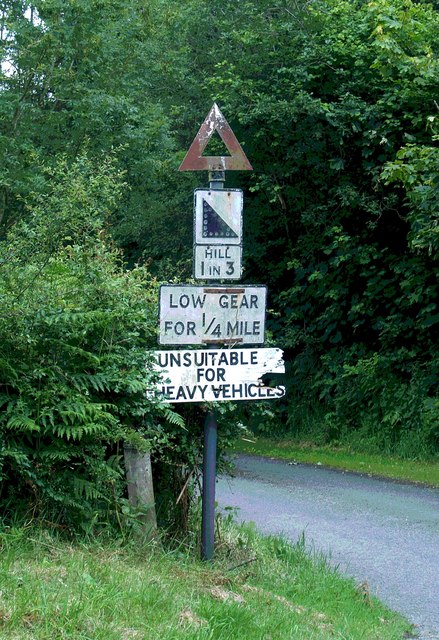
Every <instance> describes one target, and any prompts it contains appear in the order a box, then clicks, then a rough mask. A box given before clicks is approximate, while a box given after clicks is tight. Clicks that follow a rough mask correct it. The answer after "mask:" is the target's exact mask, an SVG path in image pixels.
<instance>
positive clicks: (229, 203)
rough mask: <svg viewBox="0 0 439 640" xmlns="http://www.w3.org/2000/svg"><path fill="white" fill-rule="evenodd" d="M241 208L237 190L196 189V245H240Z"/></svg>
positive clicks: (240, 198)
mask: <svg viewBox="0 0 439 640" xmlns="http://www.w3.org/2000/svg"><path fill="white" fill-rule="evenodd" d="M242 207H243V197H242V191H241V190H240V189H216V190H215V189H196V190H195V204H194V211H195V225H194V235H195V238H194V241H195V244H210V245H211V244H221V245H239V244H241V238H242Z"/></svg>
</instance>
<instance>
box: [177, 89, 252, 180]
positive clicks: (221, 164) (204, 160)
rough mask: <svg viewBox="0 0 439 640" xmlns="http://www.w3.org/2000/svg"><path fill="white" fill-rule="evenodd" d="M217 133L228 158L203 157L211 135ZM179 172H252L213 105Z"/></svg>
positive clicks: (227, 125)
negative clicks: (224, 146)
mask: <svg viewBox="0 0 439 640" xmlns="http://www.w3.org/2000/svg"><path fill="white" fill-rule="evenodd" d="M215 131H217V132H218V134H219V136H220V138H221V140H222V141H223V142H224V144H225V145H226V147H227V149H228V151H229V152H230V156H203V155H202V153H203V151H204V149H205V148H206V146H207V143H208V142H209V140H210V138H211V137H212V135H213V134H214V133H215ZM178 170H179V171H204V170H206V171H253V167H252V165H251V164H250V162H249V160H248V158H247V156H246V155H245V152H244V150H243V148H242V147H241V145H240V144H239V142H238V139H237V138H236V136H235V134H234V133H233V130H232V128H231V126H230V125H229V123H228V122H227V120H226V119H225V117H224V115H223V114H222V112H221V110H220V108H219V107H218V105H217V104H216V102H214V103H213V106H212V108H211V110H210V111H209V113H208V114H207V116H206V118H205V120H204V122H203V124H202V125H201V127H200V129H199V130H198V133H197V135H196V136H195V138H194V140H193V142H192V144H191V146H190V147H189V150H188V152H187V153H186V155H185V157H184V159H183V162H182V163H181V165H180V166H179V168H178Z"/></svg>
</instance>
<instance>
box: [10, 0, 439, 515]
mask: <svg viewBox="0 0 439 640" xmlns="http://www.w3.org/2000/svg"><path fill="white" fill-rule="evenodd" d="M0 20H1V30H0V37H1V44H2V49H1V56H2V67H1V76H0V152H1V157H2V164H1V168H0V261H1V273H0V297H1V301H2V310H3V312H2V318H1V320H0V333H1V335H0V338H1V339H0V345H1V346H0V350H1V351H0V371H1V379H0V401H1V403H2V404H1V414H0V433H1V439H2V444H1V449H0V483H1V484H0V500H1V501H2V504H3V505H4V506H5V507H7V508H9V506H10V505H12V504H13V505H17V504H20V503H22V504H23V505H24V508H25V510H26V509H27V510H28V511H29V510H30V513H37V512H40V513H43V512H44V510H45V509H47V508H49V509H50V510H51V513H52V514H53V513H54V510H55V511H56V512H57V519H59V520H60V521H64V520H65V519H67V521H69V522H70V519H73V520H75V521H84V518H85V519H86V520H87V522H94V523H99V522H102V520H104V521H105V520H107V519H108V518H109V517H110V519H111V518H113V519H115V520H116V521H117V520H118V518H117V515H118V514H119V510H120V509H122V507H123V499H124V493H123V486H122V483H121V482H120V479H121V474H122V472H123V470H122V464H121V455H120V454H121V451H120V447H121V442H122V441H123V440H127V439H131V440H132V441H133V442H135V443H136V444H137V445H138V446H139V447H149V448H151V449H152V451H153V454H154V452H156V453H157V454H158V455H157V456H156V458H155V464H156V474H157V479H158V487H159V491H158V494H159V504H163V505H164V506H163V512H164V520H165V521H166V522H168V515H166V510H167V507H166V505H167V504H169V500H170V499H171V498H169V495H168V494H171V496H173V498H172V500H173V501H175V495H178V494H179V493H180V491H181V488H182V487H183V486H184V485H185V483H186V480H187V479H188V477H189V475H190V474H191V473H192V471H193V469H194V468H198V463H199V450H200V447H201V444H202V443H201V438H200V431H201V429H202V424H201V422H202V421H201V410H200V409H198V408H197V407H191V408H185V409H183V411H182V416H179V415H177V413H175V412H173V411H170V410H169V408H166V407H163V406H159V405H156V404H155V403H154V402H153V401H152V400H151V399H150V398H147V397H145V394H144V390H145V388H146V387H147V386H148V384H151V371H150V368H148V367H147V366H146V368H145V360H146V359H147V357H146V352H147V350H149V349H151V348H153V347H154V345H155V324H156V317H157V294H156V279H157V280H167V281H169V280H171V279H172V280H174V281H184V280H185V279H187V278H189V277H190V276H191V252H192V247H191V244H192V242H191V236H192V189H193V187H195V186H201V185H205V184H206V181H207V176H205V175H204V174H179V173H178V171H177V168H178V165H179V162H180V161H181V159H182V157H183V155H184V153H185V151H186V150H187V148H188V147H189V144H190V142H191V141H192V139H193V137H194V135H195V133H196V131H197V129H198V126H199V125H200V124H201V122H202V120H203V118H204V116H205V114H207V112H208V110H209V109H210V107H211V105H212V102H213V100H217V101H218V103H219V105H220V107H221V109H222V111H223V112H224V114H225V115H226V117H227V119H228V120H229V122H230V124H231V125H232V127H233V129H234V131H235V133H236V135H237V137H238V139H239V140H240V141H242V143H243V145H244V149H245V151H246V153H247V155H248V157H249V159H250V160H251V163H252V165H253V167H254V172H253V173H252V174H251V175H249V174H241V173H239V174H232V175H230V176H227V184H229V185H230V186H240V187H242V188H243V189H244V190H245V198H246V200H245V212H244V213H245V215H244V225H245V238H244V256H245V258H244V259H245V273H244V280H245V281H246V282H248V283H258V282H262V283H266V284H267V285H268V286H269V292H270V304H269V308H270V312H269V329H270V339H271V340H272V342H273V344H276V345H277V346H280V347H283V348H284V349H285V352H286V358H287V362H288V374H287V385H288V394H287V396H286V400H285V401H284V402H279V403H277V404H276V405H274V404H272V405H269V406H267V407H266V406H265V405H262V406H259V407H256V406H241V407H236V408H234V409H233V411H234V416H235V419H234V420H231V419H230V417H229V418H228V419H227V420H224V424H225V425H226V424H227V425H228V428H227V429H226V428H224V431H222V432H221V433H222V435H223V436H224V444H226V443H227V442H228V441H229V439H230V437H232V436H233V434H234V433H236V431H237V430H238V429H239V423H244V424H248V425H250V426H251V427H252V428H254V429H255V430H257V431H259V432H261V433H264V432H265V433H270V434H280V433H284V434H290V435H293V436H294V437H295V438H299V439H300V438H301V437H302V438H306V439H312V440H313V441H314V442H316V443H319V444H325V443H349V444H350V445H351V446H352V447H356V448H357V449H364V450H368V451H370V452H374V451H375V452H377V451H383V450H384V451H386V452H387V453H393V454H395V453H396V454H398V455H400V456H405V457H407V458H429V457H435V456H437V453H438V443H439V400H438V384H437V383H438V348H437V336H438V332H437V327H438V321H439V312H438V299H439V296H438V279H437V264H438V254H439V252H438V248H439V244H438V228H439V225H438V210H439V207H438V204H439V154H438V146H437V142H438V135H439V130H438V122H439V113H438V111H439V108H438V104H437V80H438V77H439V62H438V49H439V35H438V34H439V29H438V27H439V15H438V11H437V6H436V5H435V4H434V3H429V2H425V1H424V0H421V1H419V2H414V1H412V0H374V1H372V2H369V3H363V2H353V1H352V0H349V1H347V0H346V1H343V2H340V1H339V0H315V1H314V2H312V3H311V2H306V1H303V2H297V1H296V0H294V1H292V0H291V1H290V0H274V2H273V1H271V0H270V2H269V1H268V0H243V1H241V2H239V3H237V2H232V1H231V0H221V2H220V1H219V0H211V1H210V2H209V3H206V2H204V0H184V1H183V0H177V1H176V2H172V3H169V2H167V1H166V0H151V1H150V2H148V3H144V2H141V1H140V0H74V1H73V0H44V1H43V0H36V1H35V2H27V1H25V0H4V2H2V4H1V7H0ZM146 364H147V363H146ZM253 404H254V405H256V403H253ZM183 421H184V424H185V427H184V428H183ZM221 445H222V443H221ZM167 496H168V497H167ZM121 501H122V502H121ZM60 507H61V508H60ZM14 508H15V507H14ZM6 513H7V510H6ZM110 513H111V514H112V515H111V516H110V515H109V514H110ZM72 514H73V515H72ZM51 517H52V516H51ZM185 517H187V513H186V515H185ZM183 520H184V518H183ZM171 521H172V518H171Z"/></svg>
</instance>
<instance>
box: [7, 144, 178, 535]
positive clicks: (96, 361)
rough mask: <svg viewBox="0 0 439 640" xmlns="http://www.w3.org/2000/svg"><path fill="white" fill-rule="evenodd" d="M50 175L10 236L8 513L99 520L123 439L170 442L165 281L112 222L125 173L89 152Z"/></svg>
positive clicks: (117, 483)
mask: <svg viewBox="0 0 439 640" xmlns="http://www.w3.org/2000/svg"><path fill="white" fill-rule="evenodd" d="M48 177H49V179H50V182H48V184H50V185H51V191H50V192H49V193H46V194H45V196H44V197H43V196H34V197H33V199H30V200H29V201H28V203H27V205H28V215H27V217H26V219H25V220H23V221H21V222H20V223H18V224H16V225H15V226H14V227H12V228H11V229H10V231H9V234H8V236H7V238H6V239H5V240H4V241H3V242H1V244H0V262H1V272H0V299H1V302H2V310H3V311H2V315H1V318H0V344H1V347H0V349H1V350H0V403H1V408H2V410H1V413H0V433H1V442H2V444H1V449H0V500H1V503H2V506H3V513H4V516H5V517H6V518H7V517H8V516H9V515H14V516H16V515H17V512H18V511H20V507H21V511H22V512H24V513H27V514H28V517H29V516H30V517H36V516H39V517H45V518H46V519H47V518H49V519H51V520H52V521H56V522H57V523H59V524H63V525H66V524H73V523H76V524H77V523H81V524H82V525H83V526H86V527H90V526H91V524H92V523H99V522H103V521H111V520H112V518H115V515H116V512H117V509H118V501H119V499H120V497H121V496H122V495H123V490H124V487H123V485H124V483H123V468H122V464H121V462H122V451H121V447H120V444H119V443H120V442H121V441H122V440H130V439H131V441H133V442H134V443H136V444H137V445H138V446H142V445H143V446H149V447H150V448H154V447H158V446H161V445H163V444H164V443H165V441H166V438H167V437H168V436H167V434H166V431H165V430H163V429H162V428H159V427H157V424H158V422H159V420H160V418H161V420H162V422H163V419H164V417H166V415H168V416H170V415H171V413H172V412H170V411H169V409H166V408H163V407H161V406H159V405H157V403H155V404H154V402H153V401H152V400H150V399H148V398H147V395H146V390H147V388H148V386H149V385H151V384H152V382H153V374H152V373H151V369H150V368H148V367H147V366H146V365H147V351H148V349H151V347H152V346H154V344H155V325H156V317H157V309H156V304H157V303H156V300H157V290H156V283H155V282H154V281H153V280H152V279H151V277H150V276H149V275H148V272H147V271H146V269H145V268H144V267H143V266H137V267H136V268H134V269H132V270H129V271H128V270H126V269H125V268H124V265H123V263H122V261H121V256H120V253H119V252H118V251H117V250H116V249H115V248H114V247H113V246H112V244H111V240H110V239H109V237H108V232H107V231H106V229H105V225H106V223H105V221H106V218H107V216H108V213H109V212H110V211H111V208H112V206H113V205H114V203H115V202H116V201H117V198H118V197H119V194H120V191H121V189H122V188H123V176H121V175H120V174H118V173H117V171H116V170H115V169H114V167H113V166H112V165H111V162H107V163H103V164H102V165H101V166H100V167H98V168H97V169H96V167H93V166H92V165H91V163H90V162H89V161H88V160H87V158H86V157H85V156H82V157H81V158H80V159H79V160H78V161H77V162H75V163H74V164H73V165H71V166H69V165H68V163H67V162H66V161H65V160H64V159H61V160H60V162H59V163H58V165H57V168H56V169H55V170H51V171H50V172H49V175H48ZM174 421H176V422H178V423H180V424H181V422H182V421H181V419H179V418H177V417H175V420H174Z"/></svg>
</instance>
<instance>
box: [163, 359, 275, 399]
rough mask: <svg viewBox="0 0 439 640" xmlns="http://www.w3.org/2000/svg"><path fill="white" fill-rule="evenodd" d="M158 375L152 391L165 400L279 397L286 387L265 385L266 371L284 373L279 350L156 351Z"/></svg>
mask: <svg viewBox="0 0 439 640" xmlns="http://www.w3.org/2000/svg"><path fill="white" fill-rule="evenodd" d="M153 355H154V360H155V369H156V371H157V372H158V373H160V374H161V379H162V380H161V382H159V383H157V387H156V390H155V393H156V394H157V395H158V396H159V397H160V399H161V400H162V401H164V402H172V403H174V402H207V401H215V402H218V401H227V400H229V401H235V400H263V399H269V398H280V397H282V396H283V395H285V387H283V386H278V387H268V386H264V384H263V383H262V381H261V378H262V376H263V375H265V374H267V373H275V374H279V373H284V372H285V365H284V362H283V360H282V351H281V349H275V348H262V349H251V348H249V349H197V350H191V351H155V352H154V354H153Z"/></svg>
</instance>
